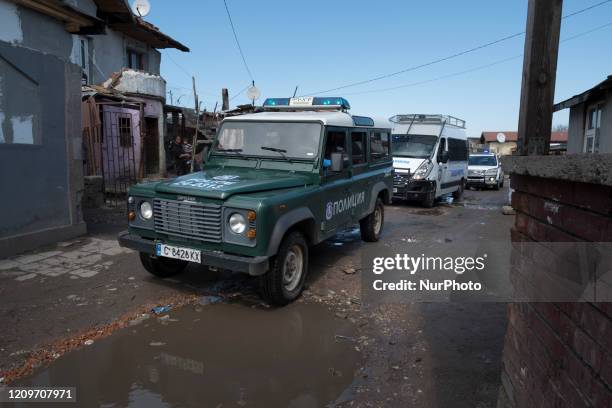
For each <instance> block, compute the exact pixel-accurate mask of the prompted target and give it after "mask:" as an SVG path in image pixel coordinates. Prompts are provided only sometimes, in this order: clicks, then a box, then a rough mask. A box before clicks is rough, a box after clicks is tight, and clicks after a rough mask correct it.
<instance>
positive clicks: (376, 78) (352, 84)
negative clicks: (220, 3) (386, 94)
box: [224, 0, 612, 96]
mask: <svg viewBox="0 0 612 408" xmlns="http://www.w3.org/2000/svg"><path fill="white" fill-rule="evenodd" d="M224 1H225V0H224ZM610 2H612V0H604V1H600V2H599V3H596V4H593V5H591V6H588V7H585V8H583V9H580V10H577V11H574V12H572V13H570V14H567V15H565V16H563V17H562V20H565V19H567V18H571V17H574V16H577V15H579V14H582V13H585V12H587V11H589V10H592V9H594V8H597V7H600V6H603V5H604V4H607V3H610ZM523 35H525V31H521V32H518V33H514V34H511V35H507V36H505V37H502V38H498V39H497V40H493V41H489V42H487V43H484V44H480V45H478V46H476V47H472V48H469V49H466V50H463V51H459V52H456V53H453V54H450V55H447V56H445V57H441V58H438V59H435V60H432V61H429V62H426V63H423V64H419V65H415V66H412V67H408V68H405V69H402V70H399V71H395V72H391V73H388V74H383V75H379V76H376V77H373V78H370V79H365V80H362V81H357V82H352V83H348V84H345V85H341V86H337V87H335V88H330V89H326V90H322V91H318V92H311V93H307V94H303V95H301V96H312V95H320V94H324V93H329V92H333V91H337V90H340V89H345V88H350V87H354V86H358V85H364V84H368V83H371V82H376V81H380V80H382V79H386V78H391V77H394V76H397V75H400V74H404V73H406V72H410V71H416V70H418V69H421V68H425V67H428V66H431V65H435V64H439V63H441V62H444V61H448V60H451V59H454V58H457V57H460V56H463V55H466V54H469V53H472V52H475V51H478V50H481V49H483V48H487V47H490V46H492V45H495V44H499V43H502V42H504V41H508V40H510V39H513V38H517V37H520V36H523Z"/></svg>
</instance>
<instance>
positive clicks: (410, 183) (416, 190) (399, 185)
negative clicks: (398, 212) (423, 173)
mask: <svg viewBox="0 0 612 408" xmlns="http://www.w3.org/2000/svg"><path fill="white" fill-rule="evenodd" d="M435 188H436V187H435V183H434V182H433V181H431V180H409V179H405V178H398V179H396V180H395V181H394V183H393V197H394V198H400V199H403V200H424V199H425V198H427V195H428V194H430V193H431V192H432V191H434V190H435Z"/></svg>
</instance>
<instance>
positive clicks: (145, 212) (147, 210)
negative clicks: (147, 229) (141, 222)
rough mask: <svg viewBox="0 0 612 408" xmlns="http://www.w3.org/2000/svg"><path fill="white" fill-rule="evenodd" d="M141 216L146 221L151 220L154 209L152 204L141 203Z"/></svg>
mask: <svg viewBox="0 0 612 408" xmlns="http://www.w3.org/2000/svg"><path fill="white" fill-rule="evenodd" d="M140 216H141V217H142V218H144V219H145V220H150V219H151V217H153V207H151V203H150V202H148V201H143V202H142V203H140Z"/></svg>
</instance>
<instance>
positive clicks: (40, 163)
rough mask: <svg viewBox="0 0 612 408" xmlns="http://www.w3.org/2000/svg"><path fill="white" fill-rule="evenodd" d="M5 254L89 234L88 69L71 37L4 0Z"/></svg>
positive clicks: (1, 221)
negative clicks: (84, 151) (84, 126)
mask: <svg viewBox="0 0 612 408" xmlns="http://www.w3.org/2000/svg"><path fill="white" fill-rule="evenodd" d="M0 15H2V17H1V19H2V23H3V24H0V39H2V40H0V122H2V126H1V127H0V129H1V132H0V174H1V176H0V177H1V182H0V185H2V188H3V199H2V205H1V207H0V208H1V210H2V211H0V257H3V256H7V255H10V254H14V253H18V252H22V251H25V250H28V249H32V248H35V247H37V246H40V245H44V244H47V243H50V242H54V241H57V240H61V239H66V238H68V237H73V236H76V235H79V234H82V233H84V232H85V224H84V223H83V221H82V217H81V209H80V199H81V194H82V191H83V175H82V157H81V114H80V112H81V104H80V83H81V70H80V68H79V67H78V66H75V65H74V64H72V63H70V62H69V61H68V57H69V55H70V52H71V47H72V45H71V44H72V37H71V35H70V34H69V33H67V32H66V31H65V30H64V28H63V25H62V24H61V23H60V22H59V21H57V20H53V19H50V18H49V17H46V16H44V15H41V14H38V13H35V12H32V11H30V10H28V9H24V8H22V7H17V6H15V5H14V4H12V3H8V2H6V1H3V0H0Z"/></svg>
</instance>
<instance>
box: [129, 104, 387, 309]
mask: <svg viewBox="0 0 612 408" xmlns="http://www.w3.org/2000/svg"><path fill="white" fill-rule="evenodd" d="M349 108H350V105H349V103H348V102H347V101H346V99H344V98H319V97H301V98H271V99H266V101H265V102H264V104H263V107H262V109H261V112H256V113H253V114H246V115H241V116H235V117H229V118H226V119H225V120H223V122H222V123H221V125H220V127H219V130H218V134H217V138H216V140H215V142H214V144H213V146H212V148H211V149H210V151H209V153H208V156H207V160H206V165H205V166H204V168H203V170H202V171H201V172H197V173H192V174H188V175H185V176H182V177H179V178H176V179H172V180H166V181H157V182H149V183H142V184H137V185H135V186H133V187H132V188H130V191H129V197H128V219H129V228H128V230H127V231H125V232H123V233H121V234H120V235H119V242H120V244H121V245H122V246H124V247H128V248H132V249H135V250H136V251H139V252H140V259H141V261H142V264H143V266H144V268H145V269H146V270H147V271H149V272H150V273H152V274H153V275H156V276H158V277H168V276H171V275H175V274H177V273H179V272H181V271H182V270H183V269H184V268H185V266H186V265H187V264H188V263H189V262H194V263H198V264H202V265H206V266H209V267H213V268H222V269H226V270H231V271H237V272H244V273H247V274H249V275H252V276H258V277H259V279H260V287H261V292H262V295H263V297H264V298H265V299H266V300H267V301H269V302H271V303H273V304H280V305H283V304H287V303H289V302H291V301H292V300H294V299H295V298H297V297H298V296H299V295H300V293H301V291H302V288H303V286H304V280H305V278H306V275H307V272H308V249H309V246H311V245H314V244H317V243H320V242H322V241H323V240H325V239H327V238H330V237H332V236H333V235H335V234H336V233H337V232H338V231H340V230H341V229H344V228H346V227H349V226H351V225H355V224H356V223H359V225H360V230H361V237H362V239H363V240H364V241H367V242H373V241H377V240H378V239H379V237H380V234H381V232H382V230H383V223H384V204H385V203H389V202H390V199H391V197H392V195H393V193H392V191H393V158H392V155H391V151H390V149H391V145H390V134H391V129H390V126H389V123H388V122H385V121H383V122H380V123H378V122H377V121H375V120H373V119H372V118H369V117H364V116H352V115H351V114H349V113H348V110H349Z"/></svg>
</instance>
